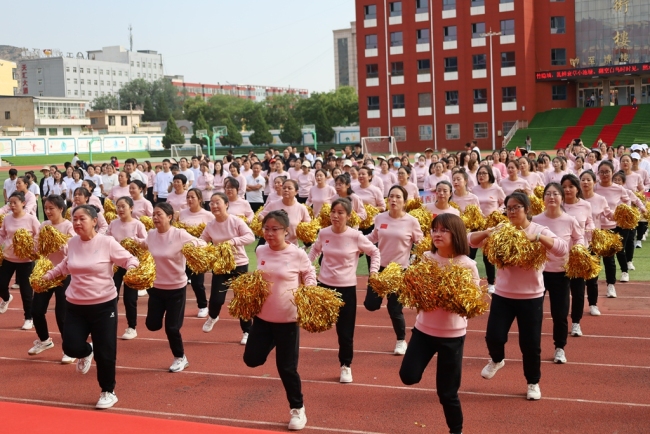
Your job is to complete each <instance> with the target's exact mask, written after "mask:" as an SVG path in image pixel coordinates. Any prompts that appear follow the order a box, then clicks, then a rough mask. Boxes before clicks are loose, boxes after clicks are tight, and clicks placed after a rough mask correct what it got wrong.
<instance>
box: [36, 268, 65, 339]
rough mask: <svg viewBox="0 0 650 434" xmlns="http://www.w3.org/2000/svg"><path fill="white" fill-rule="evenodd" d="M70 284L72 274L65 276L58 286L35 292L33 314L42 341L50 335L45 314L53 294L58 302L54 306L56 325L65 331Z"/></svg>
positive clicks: (61, 331) (37, 332)
mask: <svg viewBox="0 0 650 434" xmlns="http://www.w3.org/2000/svg"><path fill="white" fill-rule="evenodd" d="M69 284H70V276H68V277H66V278H65V280H64V281H63V284H62V285H61V286H57V287H56V288H52V289H50V290H48V291H45V292H35V293H34V304H33V305H32V315H33V317H34V328H35V329H36V334H37V335H38V338H39V339H40V340H41V341H45V340H47V339H48V338H49V337H50V333H49V330H48V328H47V319H45V314H46V313H47V307H48V305H49V304H50V299H51V298H52V296H53V295H54V298H55V299H56V304H55V306H54V317H55V318H56V325H57V326H58V327H59V332H60V333H63V325H64V323H65V307H66V301H65V290H66V289H67V288H68V285H69Z"/></svg>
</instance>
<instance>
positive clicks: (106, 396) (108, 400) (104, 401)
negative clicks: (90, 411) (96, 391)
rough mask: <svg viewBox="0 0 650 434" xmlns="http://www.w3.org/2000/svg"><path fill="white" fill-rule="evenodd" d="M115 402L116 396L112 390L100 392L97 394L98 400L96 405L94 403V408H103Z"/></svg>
mask: <svg viewBox="0 0 650 434" xmlns="http://www.w3.org/2000/svg"><path fill="white" fill-rule="evenodd" d="M116 403H117V396H115V394H114V393H113V392H102V394H101V395H99V401H97V405H95V408H99V409H105V408H111V407H112V406H114V405H115V404H116Z"/></svg>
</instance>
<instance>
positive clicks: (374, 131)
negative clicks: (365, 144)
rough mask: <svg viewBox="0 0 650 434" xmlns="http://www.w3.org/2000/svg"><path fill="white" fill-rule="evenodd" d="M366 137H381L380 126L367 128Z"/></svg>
mask: <svg viewBox="0 0 650 434" xmlns="http://www.w3.org/2000/svg"><path fill="white" fill-rule="evenodd" d="M368 137H381V128H380V127H370V128H368Z"/></svg>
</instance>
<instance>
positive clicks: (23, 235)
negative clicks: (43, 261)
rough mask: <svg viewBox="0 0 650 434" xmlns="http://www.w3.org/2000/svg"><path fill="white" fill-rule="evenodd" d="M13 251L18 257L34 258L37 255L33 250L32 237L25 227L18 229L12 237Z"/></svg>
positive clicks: (31, 259)
mask: <svg viewBox="0 0 650 434" xmlns="http://www.w3.org/2000/svg"><path fill="white" fill-rule="evenodd" d="M13 248H14V253H15V254H16V256H18V257H19V258H20V259H29V260H30V261H33V260H35V259H36V258H37V257H38V255H36V252H35V251H34V237H33V236H32V234H30V233H29V232H28V231H27V229H18V230H17V231H16V232H15V233H14V238H13Z"/></svg>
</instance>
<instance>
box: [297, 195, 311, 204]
mask: <svg viewBox="0 0 650 434" xmlns="http://www.w3.org/2000/svg"><path fill="white" fill-rule="evenodd" d="M307 199H308V198H307V197H302V196H296V200H297V201H298V203H307Z"/></svg>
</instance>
